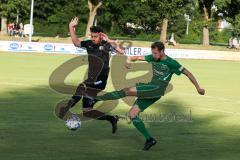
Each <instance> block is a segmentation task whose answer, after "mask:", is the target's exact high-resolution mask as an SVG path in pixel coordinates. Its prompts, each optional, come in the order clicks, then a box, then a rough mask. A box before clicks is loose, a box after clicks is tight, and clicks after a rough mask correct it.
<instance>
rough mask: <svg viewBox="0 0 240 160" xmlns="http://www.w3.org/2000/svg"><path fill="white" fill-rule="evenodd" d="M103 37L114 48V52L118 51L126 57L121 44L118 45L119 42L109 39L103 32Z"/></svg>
mask: <svg viewBox="0 0 240 160" xmlns="http://www.w3.org/2000/svg"><path fill="white" fill-rule="evenodd" d="M101 37H102V39H103V40H105V41H107V42H108V43H110V44H111V45H112V46H113V47H114V50H115V51H117V54H121V55H124V53H125V49H124V48H123V47H121V46H120V44H119V43H118V41H117V40H112V39H110V38H109V37H108V35H107V34H105V33H103V32H101Z"/></svg>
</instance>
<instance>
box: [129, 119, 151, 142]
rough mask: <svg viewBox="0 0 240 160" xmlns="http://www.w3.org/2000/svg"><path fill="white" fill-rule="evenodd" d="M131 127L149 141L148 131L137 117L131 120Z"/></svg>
mask: <svg viewBox="0 0 240 160" xmlns="http://www.w3.org/2000/svg"><path fill="white" fill-rule="evenodd" d="M132 122H133V125H134V126H135V127H136V128H137V130H138V131H139V132H141V133H142V134H143V136H144V137H145V138H146V140H148V139H150V138H151V137H152V136H151V135H150V134H149V132H148V130H147V129H146V128H145V125H144V123H143V122H142V120H141V119H140V118H138V117H135V118H133V119H132Z"/></svg>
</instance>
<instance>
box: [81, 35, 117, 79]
mask: <svg viewBox="0 0 240 160" xmlns="http://www.w3.org/2000/svg"><path fill="white" fill-rule="evenodd" d="M79 47H82V48H85V49H86V50H87V53H88V79H87V81H88V82H95V81H96V80H98V79H99V77H105V76H108V73H109V69H110V68H109V59H110V52H111V51H112V50H113V47H112V45H111V44H109V43H108V42H106V41H102V42H101V43H100V44H95V43H93V42H92V41H91V40H86V41H81V43H80V44H79Z"/></svg>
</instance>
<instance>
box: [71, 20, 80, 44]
mask: <svg viewBox="0 0 240 160" xmlns="http://www.w3.org/2000/svg"><path fill="white" fill-rule="evenodd" d="M77 25H78V17H74V18H73V19H72V20H71V22H70V23H69V32H70V36H71V39H72V42H73V44H74V45H75V46H79V44H80V43H81V41H82V40H83V38H80V39H78V37H77V35H76V32H75V28H76V26H77Z"/></svg>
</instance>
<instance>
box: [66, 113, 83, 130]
mask: <svg viewBox="0 0 240 160" xmlns="http://www.w3.org/2000/svg"><path fill="white" fill-rule="evenodd" d="M66 126H67V128H68V129H70V130H72V131H75V130H77V129H78V128H80V127H81V121H80V118H79V117H78V116H77V115H72V116H71V117H70V118H68V119H67V120H66Z"/></svg>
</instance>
